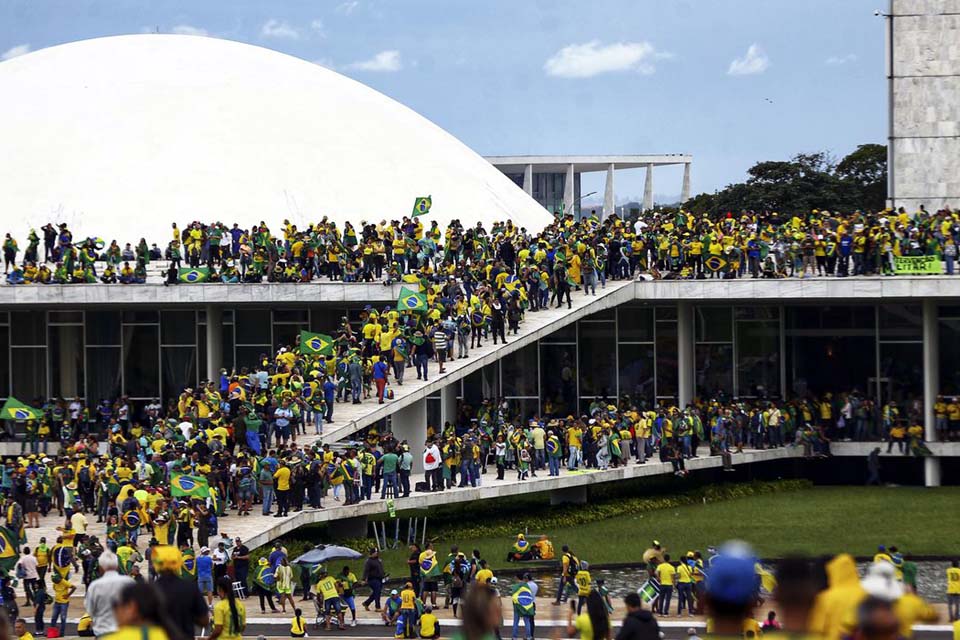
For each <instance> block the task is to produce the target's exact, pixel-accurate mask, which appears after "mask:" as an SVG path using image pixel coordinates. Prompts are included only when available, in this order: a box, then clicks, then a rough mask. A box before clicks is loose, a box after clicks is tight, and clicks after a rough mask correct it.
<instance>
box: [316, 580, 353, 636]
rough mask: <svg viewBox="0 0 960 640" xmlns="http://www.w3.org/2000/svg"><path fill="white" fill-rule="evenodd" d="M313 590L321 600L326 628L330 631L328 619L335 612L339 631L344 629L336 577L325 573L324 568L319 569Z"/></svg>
mask: <svg viewBox="0 0 960 640" xmlns="http://www.w3.org/2000/svg"><path fill="white" fill-rule="evenodd" d="M315 590H316V592H317V594H319V596H320V598H321V600H322V602H323V613H324V615H325V616H326V618H327V623H326V630H327V631H330V621H331V619H332V618H333V615H334V613H335V614H336V616H337V622H338V623H339V628H340V631H344V630H345V629H346V627H345V626H344V625H343V607H341V606H340V592H339V591H338V590H337V579H336V578H334V577H333V576H331V575H329V574H327V570H326V568H321V569H320V579H319V580H317V586H316V587H315Z"/></svg>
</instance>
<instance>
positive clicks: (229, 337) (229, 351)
mask: <svg viewBox="0 0 960 640" xmlns="http://www.w3.org/2000/svg"><path fill="white" fill-rule="evenodd" d="M199 331H200V336H199V339H198V340H197V369H198V371H200V372H201V373H202V374H203V377H206V372H207V328H206V327H205V326H203V325H200V327H199ZM220 337H221V339H222V342H221V344H220V354H221V355H222V358H221V360H220V362H219V363H217V366H218V367H225V368H226V370H227V371H231V370H232V369H233V325H232V324H225V325H223V333H222V334H221V336H220ZM238 373H239V370H238Z"/></svg>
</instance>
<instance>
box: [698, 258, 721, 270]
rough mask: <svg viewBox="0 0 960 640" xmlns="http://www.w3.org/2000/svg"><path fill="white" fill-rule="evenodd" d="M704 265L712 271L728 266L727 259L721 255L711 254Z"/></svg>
mask: <svg viewBox="0 0 960 640" xmlns="http://www.w3.org/2000/svg"><path fill="white" fill-rule="evenodd" d="M703 266H705V267H706V268H707V269H710V271H720V269H723V268H724V267H725V266H727V261H726V260H724V259H723V258H721V257H720V256H710V257H709V258H707V259H706V260H704V261H703Z"/></svg>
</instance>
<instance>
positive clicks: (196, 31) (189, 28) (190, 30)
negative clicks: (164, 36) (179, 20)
mask: <svg viewBox="0 0 960 640" xmlns="http://www.w3.org/2000/svg"><path fill="white" fill-rule="evenodd" d="M170 31H171V33H176V34H179V35H182V36H208V35H210V33H209V32H208V31H207V30H206V29H204V28H202V27H195V26H193V25H190V24H178V25H177V26H175V27H174V28H173V29H171V30H170Z"/></svg>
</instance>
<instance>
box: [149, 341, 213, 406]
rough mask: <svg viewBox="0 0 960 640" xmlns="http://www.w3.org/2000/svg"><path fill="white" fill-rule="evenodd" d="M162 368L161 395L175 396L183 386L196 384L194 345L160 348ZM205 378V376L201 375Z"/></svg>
mask: <svg viewBox="0 0 960 640" xmlns="http://www.w3.org/2000/svg"><path fill="white" fill-rule="evenodd" d="M160 366H161V369H162V370H163V395H164V397H165V398H176V397H177V396H178V395H179V394H180V392H181V391H183V389H184V388H185V387H195V386H196V385H197V350H196V348H195V347H163V348H162V349H161V350H160ZM203 377H204V378H206V376H205V375H204V376H203Z"/></svg>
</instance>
